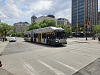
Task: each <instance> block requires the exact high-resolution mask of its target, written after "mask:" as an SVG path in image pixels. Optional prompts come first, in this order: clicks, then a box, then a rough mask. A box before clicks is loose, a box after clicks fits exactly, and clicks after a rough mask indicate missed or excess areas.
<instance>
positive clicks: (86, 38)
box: [85, 25, 87, 40]
mask: <svg viewBox="0 0 100 75" xmlns="http://www.w3.org/2000/svg"><path fill="white" fill-rule="evenodd" d="M85 36H86V40H87V25H86V35H85Z"/></svg>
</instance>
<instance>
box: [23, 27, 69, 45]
mask: <svg viewBox="0 0 100 75" xmlns="http://www.w3.org/2000/svg"><path fill="white" fill-rule="evenodd" d="M24 40H25V41H31V42H36V43H42V44H48V45H53V46H56V45H61V44H67V37H66V32H65V30H64V29H63V28H57V27H44V28H39V29H34V30H30V31H27V32H25V33H24Z"/></svg>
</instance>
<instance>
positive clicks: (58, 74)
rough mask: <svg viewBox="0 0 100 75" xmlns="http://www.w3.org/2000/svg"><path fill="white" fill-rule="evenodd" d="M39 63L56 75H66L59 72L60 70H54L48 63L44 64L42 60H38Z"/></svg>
mask: <svg viewBox="0 0 100 75" xmlns="http://www.w3.org/2000/svg"><path fill="white" fill-rule="evenodd" d="M38 61H39V62H40V63H42V64H43V65H45V66H46V67H48V68H49V69H50V70H52V71H54V72H55V73H56V75H65V74H64V73H63V72H61V71H59V70H57V69H55V68H53V67H52V66H50V65H48V64H46V63H44V62H42V61H40V60H38Z"/></svg>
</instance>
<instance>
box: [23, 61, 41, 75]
mask: <svg viewBox="0 0 100 75" xmlns="http://www.w3.org/2000/svg"><path fill="white" fill-rule="evenodd" d="M22 62H23V66H24V68H25V69H26V71H27V73H28V74H29V75H40V74H39V73H38V72H37V71H36V70H35V69H34V68H33V67H32V66H31V65H29V64H28V63H26V62H24V61H23V60H22Z"/></svg>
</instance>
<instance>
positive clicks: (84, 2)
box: [72, 0, 98, 31]
mask: <svg viewBox="0 0 100 75" xmlns="http://www.w3.org/2000/svg"><path fill="white" fill-rule="evenodd" d="M97 13H98V0H72V26H76V25H78V27H83V28H84V30H85V28H86V24H87V23H89V27H88V31H92V29H93V25H97V24H98V20H97Z"/></svg>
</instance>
